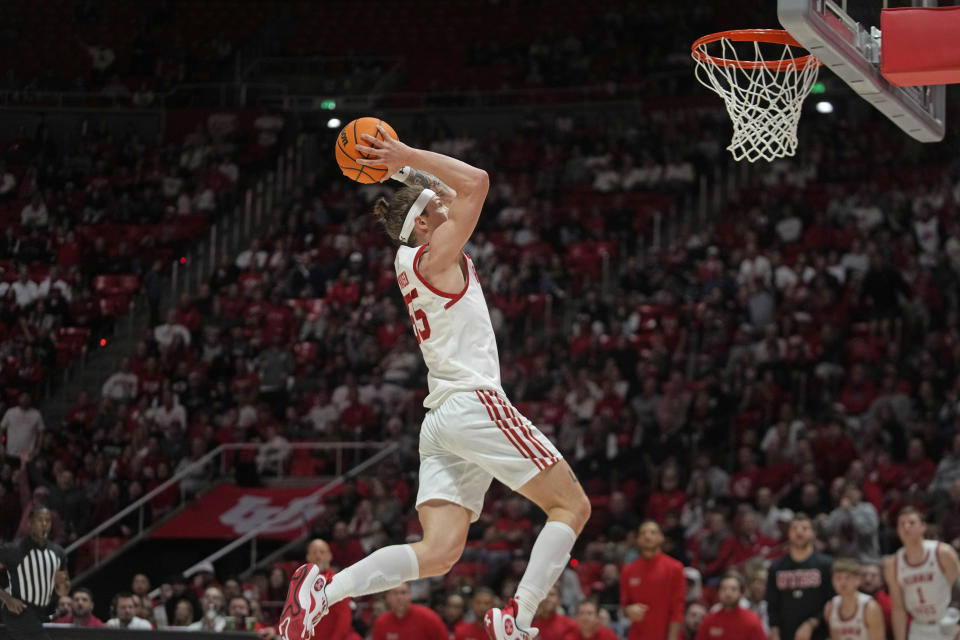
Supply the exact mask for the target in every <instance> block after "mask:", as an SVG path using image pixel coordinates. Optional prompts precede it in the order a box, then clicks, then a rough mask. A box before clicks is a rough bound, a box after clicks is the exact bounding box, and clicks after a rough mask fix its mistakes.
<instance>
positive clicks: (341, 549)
mask: <svg viewBox="0 0 960 640" xmlns="http://www.w3.org/2000/svg"><path fill="white" fill-rule="evenodd" d="M332 538H333V539H332V540H330V551H331V553H333V557H334V558H336V559H337V565H338V566H339V567H341V568H343V567H349V566H350V565H352V564H354V563H355V562H358V561H359V560H361V559H363V557H364V556H365V555H366V554H365V553H364V552H363V546H362V545H361V544H360V541H359V540H357V539H356V538H355V537H352V536H350V534H349V532H348V530H347V523H346V522H343V521H342V520H341V521H339V522H337V523H336V524H334V525H333V536H332Z"/></svg>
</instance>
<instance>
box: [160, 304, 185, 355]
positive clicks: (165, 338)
mask: <svg viewBox="0 0 960 640" xmlns="http://www.w3.org/2000/svg"><path fill="white" fill-rule="evenodd" d="M174 336H180V337H181V338H183V343H184V344H185V345H186V346H188V347H189V346H190V331H188V330H187V328H186V327H185V326H183V325H182V324H180V323H179V322H177V311H176V309H171V310H170V311H168V312H167V322H166V323H165V324H158V325H157V326H156V327H155V328H154V330H153V337H154V339H155V340H156V341H157V346H159V347H160V348H161V349H168V348H169V347H170V345H171V344H172V343H173V338H174Z"/></svg>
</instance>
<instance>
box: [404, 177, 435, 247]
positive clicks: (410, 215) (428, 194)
mask: <svg viewBox="0 0 960 640" xmlns="http://www.w3.org/2000/svg"><path fill="white" fill-rule="evenodd" d="M436 195H437V194H436V193H434V192H433V191H431V190H430V189H424V190H423V191H421V192H420V195H419V196H417V200H416V201H415V202H414V203H413V204H412V205H410V210H409V211H407V218H406V219H405V220H404V221H403V226H402V227H401V228H400V235H399V236H398V237H399V238H400V242H406V241H407V240H409V239H410V234H411V233H412V232H413V222H414V221H415V220H416V219H417V216H418V215H420V214H421V213H423V209H424V207H426V206H427V203H428V202H430V201H431V200H433V198H434V196H436Z"/></svg>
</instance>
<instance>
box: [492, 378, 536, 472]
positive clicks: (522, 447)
mask: <svg viewBox="0 0 960 640" xmlns="http://www.w3.org/2000/svg"><path fill="white" fill-rule="evenodd" d="M488 394H490V395H492V393H491V392H490V391H487V390H479V391H477V395H478V396H480V401H481V402H483V406H484V407H486V409H487V413H488V414H489V415H490V419H491V420H493V422H494V424H496V425H497V427H498V428H499V429H500V431H502V432H503V435H505V436H507V439H508V440H509V441H510V443H511V444H513V446H514V447H516V448H517V451H519V452H520V453H521V455H523V457H524V458H527V459H528V460H530V461H531V462H533V464H535V465H536V467H537V469H540V470H542V469H543V468H544V467H543V463H541V462H540V460H538V459H537V457H536V456H535V455H533V452H532V451H531V450H530V448H529V447H528V446H527V445H526V444H525V443H524V442H523V440H521V439H520V438H519V437H517V434H515V433H513V432H512V431H511V430H510V425H509V424H507V423H506V421H505V420H504V419H503V418H501V417H500V412H499V411H497V406H496V405H495V404H494V402H493V400H491V399H490V395H488Z"/></svg>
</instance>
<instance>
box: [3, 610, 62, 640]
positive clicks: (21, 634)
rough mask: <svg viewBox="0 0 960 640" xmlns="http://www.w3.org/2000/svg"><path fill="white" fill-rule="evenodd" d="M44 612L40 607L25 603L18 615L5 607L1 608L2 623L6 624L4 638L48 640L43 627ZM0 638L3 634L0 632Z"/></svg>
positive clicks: (13, 639) (11, 639)
mask: <svg viewBox="0 0 960 640" xmlns="http://www.w3.org/2000/svg"><path fill="white" fill-rule="evenodd" d="M44 617H45V616H44V612H43V610H42V609H41V608H40V607H35V606H33V605H27V608H26V609H24V610H23V611H22V612H21V613H20V615H18V616H15V615H13V612H11V611H10V610H8V609H7V608H6V607H4V608H3V617H2V619H3V624H4V625H5V626H6V629H5V631H6V638H9V640H50V636H49V634H47V631H46V629H44V628H43V620H44ZM0 638H3V634H2V633H0Z"/></svg>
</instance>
